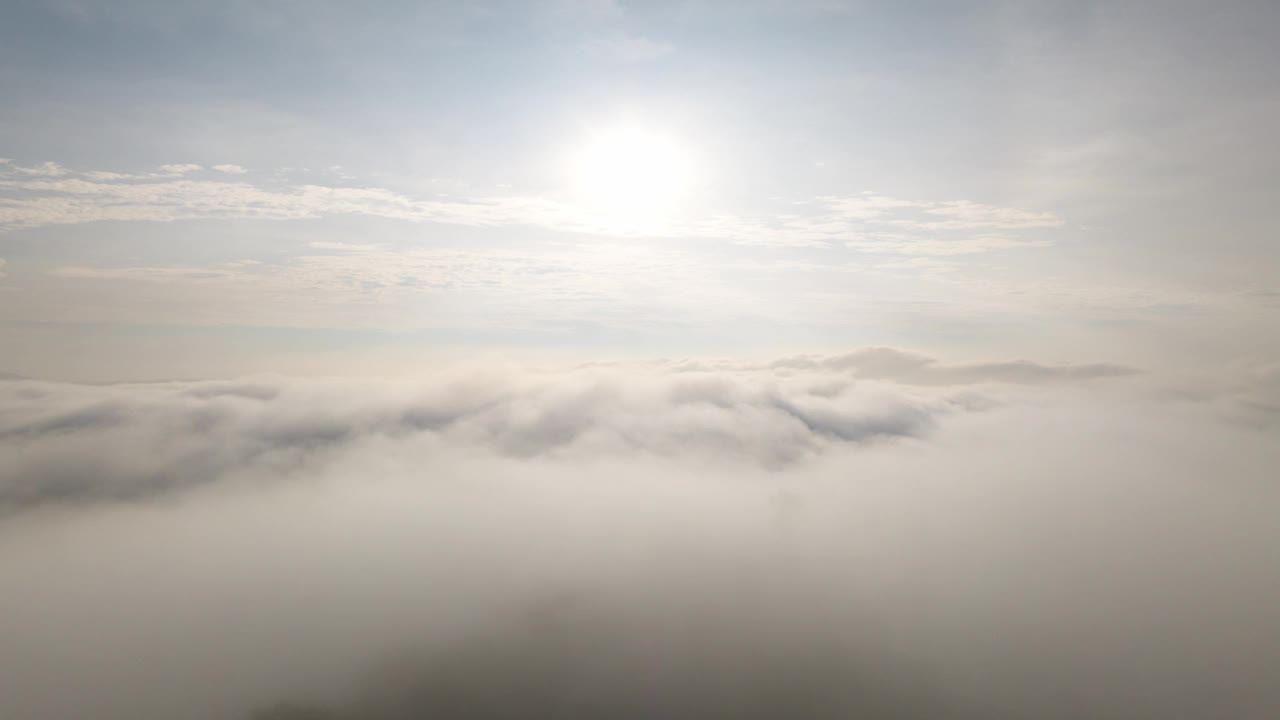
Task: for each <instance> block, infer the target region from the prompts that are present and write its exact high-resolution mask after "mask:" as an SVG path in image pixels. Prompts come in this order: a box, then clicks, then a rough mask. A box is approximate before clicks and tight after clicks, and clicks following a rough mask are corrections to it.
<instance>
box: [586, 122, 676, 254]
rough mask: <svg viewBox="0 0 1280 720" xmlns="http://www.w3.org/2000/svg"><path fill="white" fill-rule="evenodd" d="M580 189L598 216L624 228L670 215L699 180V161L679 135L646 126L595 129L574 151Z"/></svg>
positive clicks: (640, 226)
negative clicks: (696, 165)
mask: <svg viewBox="0 0 1280 720" xmlns="http://www.w3.org/2000/svg"><path fill="white" fill-rule="evenodd" d="M571 173H572V178H573V185H574V192H575V195H576V196H577V198H578V200H579V202H581V203H582V204H583V205H584V206H585V209H586V210H587V211H588V212H589V213H590V214H591V215H592V217H593V218H595V219H597V220H598V221H600V222H602V223H604V224H606V225H611V226H615V227H616V228H618V229H644V228H648V227H652V226H654V225H660V224H662V223H663V222H665V221H666V220H669V219H670V217H671V215H672V214H673V213H674V212H675V211H676V209H677V208H678V207H679V205H680V204H681V203H682V201H684V200H685V199H686V197H687V195H688V193H689V191H690V190H691V188H692V186H693V181H694V162H693V155H692V153H691V152H690V151H689V149H688V148H687V147H686V146H685V145H684V144H683V143H681V142H680V141H679V140H678V139H677V138H675V137H674V136H671V135H667V134H664V133H661V132H658V131H655V130H649V129H646V128H642V127H634V126H629V127H617V128H612V129H609V130H604V131H598V132H596V133H593V134H592V135H590V136H589V137H588V138H587V139H586V141H585V142H584V143H582V145H581V146H580V147H579V148H578V150H577V151H576V152H575V153H574V154H573V157H572V159H571Z"/></svg>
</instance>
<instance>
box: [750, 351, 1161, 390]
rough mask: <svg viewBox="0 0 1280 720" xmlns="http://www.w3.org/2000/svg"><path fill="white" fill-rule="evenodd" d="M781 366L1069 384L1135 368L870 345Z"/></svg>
mask: <svg viewBox="0 0 1280 720" xmlns="http://www.w3.org/2000/svg"><path fill="white" fill-rule="evenodd" d="M770 367H773V368H778V369H802V370H816V369H822V370H834V371H849V372H852V373H853V374H854V375H856V376H857V377H861V378H873V379H880V380H893V381H895V382H900V383H907V384H912V385H963V384H971V383H1018V384H1027V385H1034V384H1040V383H1053V382H1070V381H1076V380H1090V379H1093V378H1107V377H1122V376H1125V375H1133V374H1135V373H1137V372H1138V371H1137V370H1135V369H1134V368H1130V367H1125V366H1123V365H1113V364H1109V363H1096V364H1087V365H1042V364H1040V363H1035V362H1031V361H1028V360H1017V361H1013V362H996V363H976V364H970V365H944V364H940V363H938V361H937V360H936V359H935V358H931V357H928V356H925V355H919V354H916V353H910V352H903V351H901V350H896V349H894V348H884V347H878V348H867V349H864V350H858V351H856V352H852V353H848V354H846V355H835V356H828V357H822V356H810V355H797V356H794V357H789V358H783V359H781V360H777V361H775V362H774V363H772V364H771V365H770Z"/></svg>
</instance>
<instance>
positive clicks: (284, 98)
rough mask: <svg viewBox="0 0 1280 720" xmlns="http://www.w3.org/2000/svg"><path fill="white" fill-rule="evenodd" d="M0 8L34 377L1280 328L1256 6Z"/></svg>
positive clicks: (20, 351) (1051, 353)
mask: <svg viewBox="0 0 1280 720" xmlns="http://www.w3.org/2000/svg"><path fill="white" fill-rule="evenodd" d="M4 13H5V22H4V23H3V27H2V28H0V33H2V34H3V36H2V37H0V40H2V41H3V42H0V47H2V48H3V49H2V50H0V53H3V70H0V91H2V92H3V94H4V97H5V102H4V104H3V107H2V108H0V148H2V150H3V155H0V157H4V158H6V161H5V162H4V163H3V164H0V201H2V202H3V204H2V205H0V258H3V259H4V265H3V272H4V273H5V275H4V277H3V278H0V293H2V295H0V296H2V297H3V298H4V302H3V303H2V304H0V323H2V325H0V333H3V335H2V337H3V339H4V342H5V345H6V347H8V348H9V349H10V351H9V352H7V353H6V355H7V356H8V357H7V359H6V362H5V365H6V367H5V370H6V371H8V372H13V373H18V374H22V375H30V376H36V377H48V378H62V379H80V380H95V381H101V380H118V379H155V378H157V377H168V376H172V375H173V374H174V373H176V374H177V375H179V376H183V377H191V376H198V377H206V376H210V375H217V376H228V375H235V374H237V373H242V372H256V371H274V370H285V371H301V370H303V369H304V368H307V369H309V370H310V371H321V372H340V371H341V370H342V368H343V367H346V366H348V363H350V362H351V361H352V358H353V357H354V356H355V355H361V356H364V357H366V359H367V358H368V356H370V355H373V356H376V358H377V360H376V362H377V363H378V364H381V365H385V366H386V367H387V368H390V367H391V366H393V365H403V364H404V363H406V362H408V363H411V364H412V363H413V362H416V360H414V359H413V358H418V357H421V356H422V355H423V354H424V353H431V354H434V355H439V354H441V353H444V354H448V353H451V352H453V351H459V350H461V351H463V352H467V353H469V352H473V351H477V350H479V351H489V350H495V349H496V350H497V351H499V352H501V353H511V352H525V353H544V354H545V353H561V354H562V353H564V352H568V353H570V354H572V353H589V354H591V355H592V356H593V357H619V356H626V357H630V356H645V357H649V356H665V355H681V354H690V353H694V354H708V353H710V354H724V353H757V354H770V353H773V352H774V351H775V348H776V347H778V346H780V345H782V346H785V347H786V349H787V350H788V351H791V350H821V351H831V352H837V351H841V350H844V349H847V348H848V347H851V346H867V345H880V344H886V345H895V346H896V345H908V346H911V347H921V348H927V349H930V350H931V351H937V352H954V353H959V354H963V355H965V356H966V357H969V358H971V359H974V360H977V359H981V357H982V356H983V354H984V353H987V352H989V351H990V350H991V349H995V350H998V351H999V352H1001V353H1003V354H1013V355H1019V356H1036V355H1038V356H1040V357H1051V358H1053V359H1062V360H1073V361H1082V362H1084V361H1096V360H1130V361H1135V362H1143V363H1146V364H1151V363H1169V362H1173V361H1174V360H1175V359H1180V358H1186V359H1188V361H1192V362H1209V363H1212V362H1221V361H1224V360H1227V359H1230V358H1233V357H1237V356H1241V355H1256V354H1269V353H1274V352H1275V351H1276V347H1275V341H1274V338H1273V337H1272V336H1273V335H1274V333H1268V332H1266V329H1268V328H1269V327H1272V326H1273V324H1274V323H1275V322H1276V311H1277V300H1276V298H1277V295H1276V293H1277V292H1278V290H1277V286H1276V284H1275V277H1274V272H1273V268H1274V267H1275V266H1276V263H1277V261H1280V257H1278V256H1277V250H1276V243H1275V242H1274V232H1275V223H1274V220H1273V216H1272V212H1271V210H1272V207H1273V206H1274V200H1275V187H1274V183H1272V182H1271V177H1272V172H1271V171H1272V169H1273V168H1274V166H1275V161H1276V159H1277V158H1276V152H1277V151H1276V150H1275V149H1274V143H1272V142H1270V139H1271V138H1270V134H1271V128H1272V127H1273V126H1274V125H1275V122H1276V120H1277V112H1278V110H1277V107H1276V99H1275V98H1276V87H1275V85H1276V80H1275V76H1274V73H1271V72H1270V71H1269V69H1270V68H1271V67H1272V66H1273V65H1274V64H1275V62H1276V60H1277V58H1276V52H1277V51H1276V50H1275V48H1274V43H1271V42H1270V40H1271V38H1272V34H1273V33H1272V32H1271V29H1272V28H1274V24H1275V22H1276V20H1277V12H1276V10H1275V9H1274V6H1273V5H1272V4H1270V3H1248V2H1231V3H1226V4H1221V5H1215V6H1207V5H1205V4H1203V3H1184V2H1173V3H1168V2H1162V3H1143V2H1125V3H1088V2H1085V3H1080V2H1070V3H1052V2H1037V3H1001V2H990V3H927V2H918V3H917V2H911V3H869V2H868V3H860V2H847V3H842V2H787V3H780V2H766V1H764V0H760V1H757V2H735V3H716V2H672V3H665V2H652V3H631V4H625V3H617V2H607V1H605V0H583V1H582V2H578V1H576V0H565V2H537V3H533V2H531V3H525V2H520V3H500V2H453V3H417V2H414V3H396V2H381V3H375V4H373V5H371V6H359V7H357V6H352V5H350V4H349V3H327V2H307V3H301V2H270V3H241V2H226V3H181V2H180V3H173V2H164V3H161V2H142V1H140V0H139V1H128V2H114V3H109V4H103V3H77V2H70V1H65V2H63V1H49V2H17V3H11V4H9V7H8V8H7V9H6V10H5V11H4ZM637 138H638V139H639V141H640V142H639V143H638V147H639V148H640V150H634V151H632V152H631V154H630V155H629V156H628V155H627V154H626V153H625V152H624V153H622V155H621V156H619V155H618V148H619V147H626V146H637V143H636V142H635V141H636V140H637ZM646 143H647V145H646ZM593 148H594V149H593ZM649 149H656V152H648V150H649ZM584 154H586V155H592V156H593V157H592V158H588V159H587V160H585V161H584V160H583V158H582V156H583V155H584ZM584 166H585V167H584ZM633 175H638V176H639V179H638V180H637V179H634V178H633V179H632V180H631V181H628V180H626V178H627V177H628V176H633ZM628 183H630V184H628ZM601 188H603V189H601ZM593 189H594V190H600V191H599V192H593ZM210 346H217V347H226V348H229V349H230V348H234V350H233V351H230V350H229V351H228V352H225V353H221V355H222V357H219V358H217V359H210V358H208V357H207V353H206V351H205V350H206V348H208V347H210ZM144 358H145V359H144ZM315 366H319V367H315Z"/></svg>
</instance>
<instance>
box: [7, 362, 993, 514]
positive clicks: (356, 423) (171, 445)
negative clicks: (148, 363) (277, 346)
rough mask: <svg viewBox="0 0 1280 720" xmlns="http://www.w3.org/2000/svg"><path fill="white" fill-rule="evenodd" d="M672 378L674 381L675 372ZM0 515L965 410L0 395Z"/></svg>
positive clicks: (512, 390) (938, 404) (926, 418)
mask: <svg viewBox="0 0 1280 720" xmlns="http://www.w3.org/2000/svg"><path fill="white" fill-rule="evenodd" d="M684 369H685V370H687V368H684ZM0 399H2V402H0V458H3V459H4V464H5V465H6V466H7V467H9V468H10V472H8V473H7V474H6V478H5V480H4V481H3V483H0V508H7V509H9V510H11V511H13V510H19V509H22V508H25V507H29V506H33V505H39V504H42V503H58V502H69V503H83V502H97V501H104V500H128V499H134V498H141V497H146V496H150V495H154V494H157V493H163V492H167V491H172V490H179V489H182V488H185V487H191V486H198V485H202V484H205V483H209V482H213V481H216V480H217V479H219V478H224V477H226V476H228V475H231V474H234V473H236V472H240V471H244V470H246V469H249V468H255V467H256V468H261V467H274V466H293V465H296V464H300V463H304V462H306V461H307V460H308V459H309V458H311V457H312V456H315V455H323V454H325V453H330V454H332V453H335V452H340V451H341V449H342V448H344V447H347V446H351V445H353V444H358V443H361V442H363V441H366V440H368V439H370V438H390V439H394V440H395V441H397V442H404V443H418V444H431V443H435V444H443V445H447V446H458V447H472V448H477V449H480V450H484V451H491V452H495V453H497V454H499V455H501V456H506V457H516V458H527V457H536V456H544V455H549V456H556V457H567V458H574V457H598V456H615V457H616V456H625V455H628V454H633V453H639V454H647V455H655V456H661V457H704V458H706V457H721V458H724V457H735V458H743V459H746V460H747V461H748V462H750V463H755V464H758V465H761V466H764V467H768V468H774V469H777V468H782V467H785V466H787V465H789V464H792V463H795V462H798V461H801V460H803V459H805V458H810V457H814V456H816V455H819V454H821V453H823V452H824V451H826V450H827V449H829V448H831V447H833V446H838V445H844V444H861V443H868V442H875V441H881V440H892V439H896V438H919V437H922V436H924V435H926V434H927V433H928V432H929V431H930V429H931V428H932V427H933V425H934V424H935V422H937V420H938V419H939V418H941V417H944V416H946V415H948V414H952V413H957V412H968V411H971V410H974V409H978V408H980V407H982V405H983V404H982V403H981V402H978V401H977V400H976V399H975V397H974V396H972V395H956V396H954V397H950V396H948V394H947V393H922V392H918V391H911V390H908V389H906V388H902V387H894V386H891V385H887V384H883V383H866V384H855V383H853V382H851V381H850V380H849V378H848V377H846V376H845V375H844V374H843V373H841V372H839V368H838V367H835V368H827V367H821V368H819V369H818V370H817V371H816V372H811V373H806V374H804V375H795V374H793V373H788V374H785V375H783V374H779V373H777V372H774V371H773V370H767V369H760V368H756V369H745V368H744V369H739V370H736V371H732V372H728V371H720V372H715V373H690V372H687V371H686V372H672V371H671V369H670V368H658V369H654V368H652V367H649V368H639V367H633V368H629V369H627V368H615V369H601V368H580V369H577V370H572V371H567V372H560V373H525V374H512V375H507V376H504V377H487V376H483V375H478V376H477V375H473V376H459V377H455V378H451V379H436V380H426V381H419V382H399V381H397V382H377V381H361V380H352V381H324V380H313V381H303V380H296V379H294V380H291V379H285V378H262V379H257V380H245V381H206V382H175V383H151V384H128V385H124V384H122V385H72V384H60V383H44V382H36V381H27V382H16V383H9V384H6V385H5V386H4V387H3V388H2V389H0Z"/></svg>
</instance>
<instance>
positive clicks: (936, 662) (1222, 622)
mask: <svg viewBox="0 0 1280 720" xmlns="http://www.w3.org/2000/svg"><path fill="white" fill-rule="evenodd" d="M1278 441H1280V372H1277V370H1276V368H1275V367H1274V366H1266V365H1259V364H1253V365H1242V366H1239V367H1231V368H1221V369H1217V370H1215V371H1214V372H1205V373H1199V374H1181V375H1177V376H1174V375H1171V374H1161V373H1150V372H1140V371H1138V370H1136V369H1133V368H1127V367H1122V366H1117V365H1111V364H1095V365H1046V364H1038V363H1033V362H1025V361H1023V362H982V363H948V362H943V361H940V360H935V359H932V358H929V357H925V356H921V355H916V354H912V353H907V352H903V351H899V350H893V349H887V348H873V349H866V350H859V351H855V352H852V353H849V354H845V355H838V356H814V355H808V356H794V357H788V358H782V359H778V360H774V361H767V362H747V361H735V360H719V361H662V362H653V363H621V364H592V365H584V366H579V367H574V368H567V369H546V368H542V369H534V368H528V367H514V366H499V365H485V366H476V367H468V368H453V369H450V370H436V371H432V372H429V373H428V372H424V373H422V374H421V375H418V376H414V377H411V378H407V377H396V378H366V379H352V378H300V377H292V378H291V377H274V376H260V377H252V378H244V379H239V380H234V381H227V380H217V381H213V380H210V381H183V382H156V383H140V384H103V385H83V384H68V383H55V382H47V381H37V380H27V379H20V378H18V379H7V380H3V381H0V586H2V587H3V592H0V717H3V718H6V719H12V720H28V719H30V720H57V719H59V718H67V719H69V720H70V719H79V718H95V719H97V720H114V719H116V718H119V719H121V720H124V719H125V718H128V719H130V720H149V719H151V718H157V719H159V718H190V719H192V720H203V719H204V718H210V719H212V718H248V717H250V715H251V713H252V712H254V711H255V710H257V711H259V712H260V713H261V715H260V716H262V717H279V718H286V717H289V716H290V715H289V713H291V712H292V713H295V715H294V716H296V717H300V718H301V717H334V718H343V719H348V718H349V719H350V720H358V719H361V718H370V719H373V720H380V719H383V718H388V719H389V718H419V717H454V718H507V717H546V718H555V717H561V718H577V717H593V718H595V717H636V718H641V717H643V718H656V717H675V718H695V717H696V718H704V717H724V718H739V717H760V718H764V717H768V718H783V717H785V718H793V717H811V718H812V717H841V718H843V717H865V718H915V717H920V718H940V717H955V718H969V717H972V718H1004V717H1009V718H1059V717H1060V718H1080V717H1090V718H1112V717H1114V718H1161V719H1162V720H1163V719H1165V718H1171V717H1197V718H1198V717H1242V718H1243V717H1266V716H1269V715H1270V714H1271V713H1272V712H1274V710H1275V709H1276V708H1280V670H1278V669H1277V668H1280V522H1278V521H1277V510H1280V483H1277V480H1276V478H1277V477H1278V476H1280V475H1278V474H1277V468H1280V442H1278ZM278 703H285V705H277V704H278ZM273 707H274V708H275V709H274V710H271V708H273ZM290 707H292V708H293V709H292V710H291V709H290ZM305 707H309V708H313V709H314V711H313V714H312V715H307V714H306V712H308V711H306V710H305V709H304V708H305ZM273 713H274V715H273Z"/></svg>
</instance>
